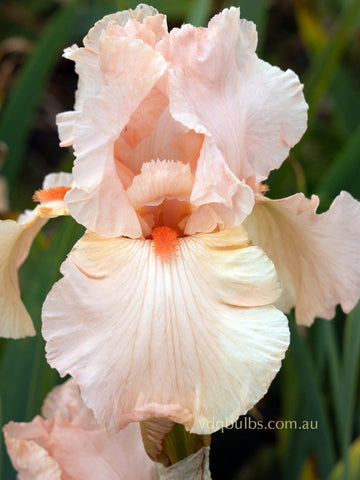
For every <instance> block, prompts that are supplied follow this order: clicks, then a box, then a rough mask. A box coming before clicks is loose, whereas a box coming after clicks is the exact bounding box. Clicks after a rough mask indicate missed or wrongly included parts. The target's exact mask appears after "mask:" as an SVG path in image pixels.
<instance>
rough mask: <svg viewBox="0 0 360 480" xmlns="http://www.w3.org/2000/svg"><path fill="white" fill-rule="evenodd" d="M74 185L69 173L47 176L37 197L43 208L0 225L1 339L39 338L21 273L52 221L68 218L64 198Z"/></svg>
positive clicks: (27, 212) (4, 221) (38, 207)
mask: <svg viewBox="0 0 360 480" xmlns="http://www.w3.org/2000/svg"><path fill="white" fill-rule="evenodd" d="M71 182H72V176H71V175H70V174H67V173H56V174H50V175H47V176H46V178H45V180H44V183H43V189H42V190H39V191H38V192H35V196H34V197H35V200H36V201H39V202H40V205H38V206H37V207H36V208H35V209H34V210H28V211H26V212H25V213H24V214H22V215H20V216H19V218H18V220H17V221H15V220H3V221H1V222H0V308H1V319H0V320H1V321H0V337H5V338H22V337H26V336H32V335H35V330H34V326H33V323H32V320H31V318H30V316H29V314H28V312H27V311H26V308H25V307H24V305H23V303H22V301H21V298H20V289H19V281H18V269H19V268H20V266H21V265H22V264H23V262H24V261H25V259H26V257H27V256H28V254H29V250H30V247H31V244H32V242H33V240H34V238H35V237H36V235H37V234H38V232H39V231H40V229H41V228H42V227H43V226H44V225H45V223H46V222H47V221H48V220H49V219H50V218H54V217H58V216H60V215H68V210H67V207H66V204H65V202H64V195H65V193H66V191H67V190H68V189H70V184H71Z"/></svg>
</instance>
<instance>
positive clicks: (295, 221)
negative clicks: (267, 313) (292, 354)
mask: <svg viewBox="0 0 360 480" xmlns="http://www.w3.org/2000/svg"><path fill="white" fill-rule="evenodd" d="M318 205H319V198H318V197H317V196H316V195H313V196H312V197H311V199H310V200H309V199H307V198H306V197H305V196H304V195H303V194H302V193H298V194H296V195H293V196H291V197H288V198H284V199H281V200H270V199H268V198H265V197H262V196H258V197H257V202H256V204H255V208H254V211H253V213H251V215H250V216H249V217H248V218H247V219H246V221H245V223H244V225H245V227H246V229H247V231H248V233H249V236H250V238H251V240H252V241H253V242H254V244H256V245H259V246H261V247H262V248H263V249H264V250H265V252H266V253H267V255H269V257H270V258H271V259H272V261H273V262H274V264H275V266H276V269H277V271H278V273H279V276H280V279H281V282H282V286H283V294H282V296H281V298H280V300H279V303H278V304H277V305H278V306H279V308H281V309H282V310H284V311H289V309H290V308H291V307H293V306H295V312H296V321H297V323H299V324H301V325H311V324H312V323H313V321H314V319H315V317H321V318H326V319H331V318H332V317H333V316H334V315H335V306H336V305H337V304H339V303H340V304H341V306H342V309H343V310H344V312H345V313H348V312H349V311H350V310H352V308H353V307H354V306H355V305H356V303H357V302H358V300H359V297H360V274H359V272H360V255H359V238H360V203H359V202H358V201H357V200H355V199H354V198H353V197H352V196H351V195H350V194H348V193H347V192H341V194H340V195H339V196H338V197H336V199H335V200H334V202H333V203H332V204H331V206H330V209H329V210H328V211H327V212H324V213H321V214H319V215H317V214H316V209H317V207H318Z"/></svg>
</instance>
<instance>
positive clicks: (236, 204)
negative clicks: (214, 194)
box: [180, 182, 254, 235]
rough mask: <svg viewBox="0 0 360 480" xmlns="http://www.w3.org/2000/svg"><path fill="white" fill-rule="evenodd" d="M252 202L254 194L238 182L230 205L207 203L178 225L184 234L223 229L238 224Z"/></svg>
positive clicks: (249, 210) (248, 211) (244, 216)
mask: <svg viewBox="0 0 360 480" xmlns="http://www.w3.org/2000/svg"><path fill="white" fill-rule="evenodd" d="M253 204H254V194H253V192H252V190H251V188H249V187H248V186H247V185H246V184H245V183H244V182H239V184H238V188H237V191H236V193H235V194H234V196H233V198H232V205H231V207H226V206H224V205H222V204H221V203H208V204H205V205H202V206H201V207H200V208H198V209H197V210H195V211H194V212H193V213H191V214H190V215H189V216H188V217H187V218H185V219H184V220H183V221H182V222H181V224H180V227H181V228H183V229H184V233H185V235H193V234H194V233H198V232H212V231H214V230H215V229H216V228H218V229H219V230H224V229H226V228H231V227H233V226H234V225H239V224H241V223H242V222H243V220H244V219H245V218H246V217H247V215H249V214H250V212H251V211H252V208H253Z"/></svg>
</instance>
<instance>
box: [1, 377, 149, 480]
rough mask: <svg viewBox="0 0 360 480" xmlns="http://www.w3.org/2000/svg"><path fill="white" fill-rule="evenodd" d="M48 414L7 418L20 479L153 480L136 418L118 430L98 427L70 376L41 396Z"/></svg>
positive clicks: (11, 451) (10, 447) (9, 445)
mask: <svg viewBox="0 0 360 480" xmlns="http://www.w3.org/2000/svg"><path fill="white" fill-rule="evenodd" d="M44 410H45V411H46V412H47V415H48V416H47V419H45V420H44V419H42V418H41V417H35V418H34V420H33V421H32V422H30V423H14V422H11V423H9V424H8V425H6V426H5V427H4V433H5V441H6V445H7V448H8V452H9V455H10V457H11V460H12V462H13V465H14V467H15V469H16V470H18V472H19V473H20V475H21V477H20V478H21V479H24V480H52V479H54V480H55V479H56V480H57V479H59V480H60V478H61V480H92V479H93V480H98V479H101V478H104V479H105V478H106V480H132V479H134V478H136V479H139V480H140V479H141V480H155V466H154V464H153V462H151V460H150V459H149V458H148V457H147V455H146V454H145V451H144V447H143V444H142V441H141V435H140V428H139V425H138V424H131V425H129V426H128V427H127V428H126V429H125V430H123V431H121V432H119V433H118V434H114V433H110V432H108V431H107V430H105V429H104V428H100V427H99V426H98V425H97V423H96V422H95V419H94V416H93V414H92V412H91V410H89V409H88V408H87V407H86V406H85V405H84V403H83V402H82V400H81V398H80V395H79V390H78V387H77V386H76V384H75V383H74V382H73V381H72V380H70V381H68V382H66V383H65V384H63V385H61V386H59V387H55V389H54V390H53V391H52V392H51V393H50V394H49V397H47V399H46V400H45V404H44Z"/></svg>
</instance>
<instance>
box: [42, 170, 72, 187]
mask: <svg viewBox="0 0 360 480" xmlns="http://www.w3.org/2000/svg"><path fill="white" fill-rule="evenodd" d="M72 181H73V176H72V174H71V173H66V172H57V173H49V174H48V175H46V177H45V178H44V181H43V184H42V188H43V190H47V189H48V188H54V187H71V184H72Z"/></svg>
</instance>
